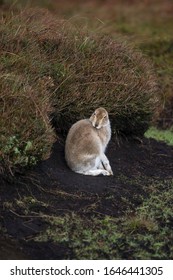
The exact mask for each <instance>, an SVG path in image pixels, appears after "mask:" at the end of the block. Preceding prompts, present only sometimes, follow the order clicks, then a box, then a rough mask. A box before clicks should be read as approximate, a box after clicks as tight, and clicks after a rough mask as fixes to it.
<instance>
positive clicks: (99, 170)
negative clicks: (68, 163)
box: [77, 156, 110, 176]
mask: <svg viewBox="0 0 173 280" xmlns="http://www.w3.org/2000/svg"><path fill="white" fill-rule="evenodd" d="M77 173H80V174H84V175H91V176H97V175H100V174H102V175H104V176H109V175H110V173H109V172H108V171H107V170H106V169H104V168H103V165H102V163H101V159H100V156H97V157H94V158H92V159H90V161H89V162H88V164H86V165H85V167H84V166H83V169H81V170H78V171H77Z"/></svg>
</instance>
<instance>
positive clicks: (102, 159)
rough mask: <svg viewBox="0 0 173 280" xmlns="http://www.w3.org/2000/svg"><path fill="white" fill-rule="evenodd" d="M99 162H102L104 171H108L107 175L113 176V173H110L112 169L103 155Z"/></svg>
mask: <svg viewBox="0 0 173 280" xmlns="http://www.w3.org/2000/svg"><path fill="white" fill-rule="evenodd" d="M101 162H102V164H103V166H104V168H105V170H106V171H108V173H109V175H113V171H112V168H111V166H110V163H109V160H108V158H107V156H106V155H105V154H104V153H103V154H102V155H101Z"/></svg>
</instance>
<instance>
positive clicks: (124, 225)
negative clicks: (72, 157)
mask: <svg viewBox="0 0 173 280" xmlns="http://www.w3.org/2000/svg"><path fill="white" fill-rule="evenodd" d="M149 188H150V191H151V195H150V197H149V198H147V199H145V200H144V201H143V203H142V204H141V205H140V206H139V207H138V208H137V209H136V211H135V212H134V213H133V214H132V213H131V214H129V213H128V214H126V215H125V216H124V217H121V218H114V217H108V216H105V217H102V216H101V217H99V216H91V217H90V218H87V217H82V216H80V215H79V214H76V213H72V214H66V215H64V216H61V217H60V216H49V217H48V216H47V217H46V218H45V219H46V222H47V223H48V224H49V226H48V228H47V230H46V231H44V232H42V233H41V234H40V236H38V237H36V239H35V240H36V241H45V242H46V241H53V242H55V243H57V244H63V245H65V246H67V248H68V249H69V250H71V255H72V256H73V258H74V259H171V258H172V257H173V246H172V244H173V232H172V224H173V213H172V200H173V181H171V180H170V181H163V182H157V183H156V182H155V183H154V182H153V184H152V185H151V186H149ZM67 258H68V257H67Z"/></svg>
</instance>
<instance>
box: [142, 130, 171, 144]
mask: <svg viewBox="0 0 173 280" xmlns="http://www.w3.org/2000/svg"><path fill="white" fill-rule="evenodd" d="M145 137H147V138H153V139H156V140H157V141H164V142H165V143H167V144H168V145H173V130H159V129H157V128H156V127H150V128H149V129H148V130H147V131H146V132H145Z"/></svg>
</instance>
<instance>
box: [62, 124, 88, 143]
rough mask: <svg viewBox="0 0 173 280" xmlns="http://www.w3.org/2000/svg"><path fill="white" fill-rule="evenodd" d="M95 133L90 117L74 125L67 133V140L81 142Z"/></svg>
mask: <svg viewBox="0 0 173 280" xmlns="http://www.w3.org/2000/svg"><path fill="white" fill-rule="evenodd" d="M92 133H93V126H92V124H91V122H90V121H89V120H88V119H84V120H80V121H78V122H76V123H75V124H73V125H72V127H71V128H70V130H69V133H68V135H67V139H66V142H68V141H70V142H71V144H73V143H75V144H76V143H79V142H81V141H83V140H84V139H86V137H89V135H91V134H92Z"/></svg>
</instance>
